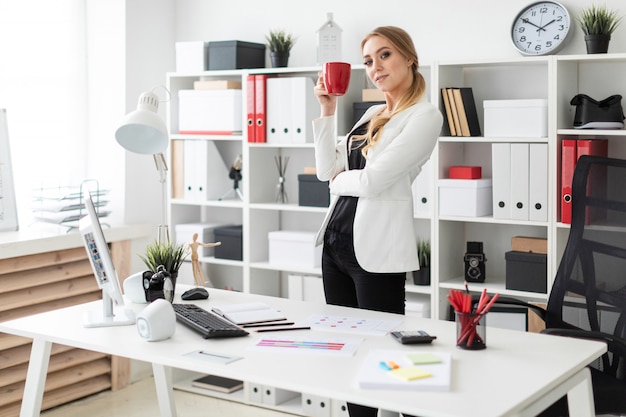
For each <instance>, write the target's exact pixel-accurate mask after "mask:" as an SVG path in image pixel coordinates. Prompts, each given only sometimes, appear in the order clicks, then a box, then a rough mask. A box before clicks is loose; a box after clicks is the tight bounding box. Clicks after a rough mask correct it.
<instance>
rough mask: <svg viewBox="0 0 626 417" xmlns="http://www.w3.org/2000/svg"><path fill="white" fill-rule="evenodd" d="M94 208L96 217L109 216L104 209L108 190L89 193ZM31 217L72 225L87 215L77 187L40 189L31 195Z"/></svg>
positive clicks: (82, 198) (108, 212)
mask: <svg viewBox="0 0 626 417" xmlns="http://www.w3.org/2000/svg"><path fill="white" fill-rule="evenodd" d="M90 193H91V196H92V197H93V202H94V206H95V207H96V211H97V212H98V217H101V218H102V217H106V216H108V215H109V214H111V212H110V211H108V210H107V209H106V206H107V204H108V201H107V200H106V195H107V194H108V193H109V190H96V191H91V192H90ZM32 210H33V215H34V217H35V218H36V219H37V220H41V221H45V222H49V223H56V224H63V225H70V226H71V225H73V224H74V223H76V225H77V224H78V220H79V219H80V218H81V217H83V216H85V215H86V214H87V211H86V209H85V200H84V197H83V195H82V193H81V190H80V188H79V187H56V188H42V189H39V190H35V191H34V193H33V203H32Z"/></svg>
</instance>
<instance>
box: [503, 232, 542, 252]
mask: <svg viewBox="0 0 626 417" xmlns="http://www.w3.org/2000/svg"><path fill="white" fill-rule="evenodd" d="M511 250H513V251H516V252H532V253H542V254H547V253H548V239H545V238H541V237H527V236H513V237H512V238H511Z"/></svg>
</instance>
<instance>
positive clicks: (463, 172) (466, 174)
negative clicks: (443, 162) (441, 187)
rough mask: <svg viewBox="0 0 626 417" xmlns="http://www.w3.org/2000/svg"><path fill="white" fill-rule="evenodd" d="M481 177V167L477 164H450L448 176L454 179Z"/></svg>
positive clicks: (475, 178)
mask: <svg viewBox="0 0 626 417" xmlns="http://www.w3.org/2000/svg"><path fill="white" fill-rule="evenodd" d="M482 177H483V170H482V167H478V166H460V165H458V166H451V167H450V168H449V170H448V178H450V179H455V180H477V179H480V178H482Z"/></svg>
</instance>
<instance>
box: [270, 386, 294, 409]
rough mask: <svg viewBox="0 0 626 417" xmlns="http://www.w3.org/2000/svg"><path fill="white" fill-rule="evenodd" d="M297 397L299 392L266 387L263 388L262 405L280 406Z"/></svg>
mask: <svg viewBox="0 0 626 417" xmlns="http://www.w3.org/2000/svg"><path fill="white" fill-rule="evenodd" d="M299 395H300V393H299V392H295V391H289V390H286V389H280V388H276V387H270V386H267V385H264V386H263V404H266V405H280V404H282V403H284V402H285V401H289V400H291V399H292V398H296V397H298V396H299Z"/></svg>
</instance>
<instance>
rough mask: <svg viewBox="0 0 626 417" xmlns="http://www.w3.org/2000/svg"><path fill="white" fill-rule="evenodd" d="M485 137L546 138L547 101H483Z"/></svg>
mask: <svg viewBox="0 0 626 417" xmlns="http://www.w3.org/2000/svg"><path fill="white" fill-rule="evenodd" d="M483 107H484V110H485V137H501V138H543V137H547V136H548V100H545V99H533V100H485V101H483Z"/></svg>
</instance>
